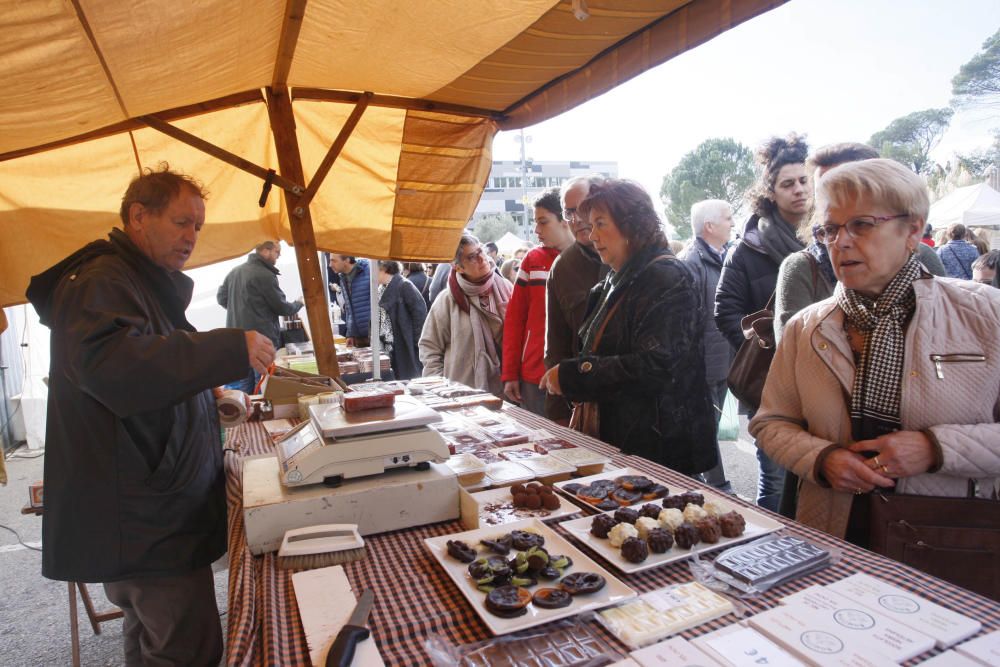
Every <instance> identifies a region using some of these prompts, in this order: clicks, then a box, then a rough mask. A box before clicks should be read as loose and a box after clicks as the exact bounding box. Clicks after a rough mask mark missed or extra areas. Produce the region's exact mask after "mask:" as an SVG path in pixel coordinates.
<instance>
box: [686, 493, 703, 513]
mask: <svg viewBox="0 0 1000 667" xmlns="http://www.w3.org/2000/svg"><path fill="white" fill-rule="evenodd" d="M681 498H684V500H685V502H684V507H687V505H688V503H690V504H692V505H697V506H699V507H702V506H704V505H705V496H703V495H701V494H700V493H698V492H697V491H688V492H687V493H682V494H681ZM680 509H684V508H683V507H682V508H680Z"/></svg>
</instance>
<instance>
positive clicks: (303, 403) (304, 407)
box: [299, 394, 319, 419]
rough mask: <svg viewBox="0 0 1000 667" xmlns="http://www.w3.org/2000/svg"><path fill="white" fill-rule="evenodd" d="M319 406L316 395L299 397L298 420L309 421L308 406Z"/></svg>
mask: <svg viewBox="0 0 1000 667" xmlns="http://www.w3.org/2000/svg"><path fill="white" fill-rule="evenodd" d="M310 405H319V396H317V395H316V394H309V395H306V396H299V418H300V419H309V406H310Z"/></svg>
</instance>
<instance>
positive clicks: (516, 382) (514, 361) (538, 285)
mask: <svg viewBox="0 0 1000 667" xmlns="http://www.w3.org/2000/svg"><path fill="white" fill-rule="evenodd" d="M535 234H536V235H538V240H539V241H540V242H541V246H539V247H538V248H535V249H534V250H532V251H530V252H529V253H528V254H527V255H525V256H524V259H523V260H522V261H521V268H520V269H519V270H518V272H517V281H516V282H515V284H514V293H513V295H512V296H511V298H510V303H509V304H507V316H506V319H505V320H504V326H503V371H502V374H501V379H502V380H503V383H504V385H503V391H504V395H506V396H507V398H509V399H510V400H512V401H514V402H516V403H519V404H520V405H521V407H522V408H524V409H526V410H530V411H531V412H534V413H535V414H537V415H544V414H545V392H544V391H541V390H540V389H539V388H538V382H539V381H540V380H541V379H542V375H544V374H545V362H544V361H543V356H544V353H545V281H546V280H547V279H548V277H549V269H550V268H551V267H552V262H554V261H555V259H556V257H558V256H559V253H561V252H562V251H563V250H565V249H566V248H568V247H569V246H570V245H572V244H573V230H572V229H571V228H570V225H569V223H568V222H567V221H565V220H563V217H562V206H561V205H560V202H559V190H558V189H552V190H548V191H546V192H545V193H544V194H542V196H541V197H539V198H538V199H537V200H535Z"/></svg>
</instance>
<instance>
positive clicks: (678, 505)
mask: <svg viewBox="0 0 1000 667" xmlns="http://www.w3.org/2000/svg"><path fill="white" fill-rule="evenodd" d="M685 507H687V501H686V500H685V499H684V494H680V495H677V496H667V497H666V498H664V499H663V508H664V509H668V510H669V509H674V510H681V511H684V508H685Z"/></svg>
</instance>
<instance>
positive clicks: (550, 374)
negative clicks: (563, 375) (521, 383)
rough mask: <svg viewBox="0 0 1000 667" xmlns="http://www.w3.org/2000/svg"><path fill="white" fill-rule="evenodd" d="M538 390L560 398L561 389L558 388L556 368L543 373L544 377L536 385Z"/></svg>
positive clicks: (557, 371)
mask: <svg viewBox="0 0 1000 667" xmlns="http://www.w3.org/2000/svg"><path fill="white" fill-rule="evenodd" d="M538 388H539V389H541V390H542V391H547V392H549V393H550V394H555V395H556V396H562V387H560V386H559V367H558V366H553V367H552V368H550V369H549V370H547V371H545V375H543V376H542V380H541V382H539V383H538Z"/></svg>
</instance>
